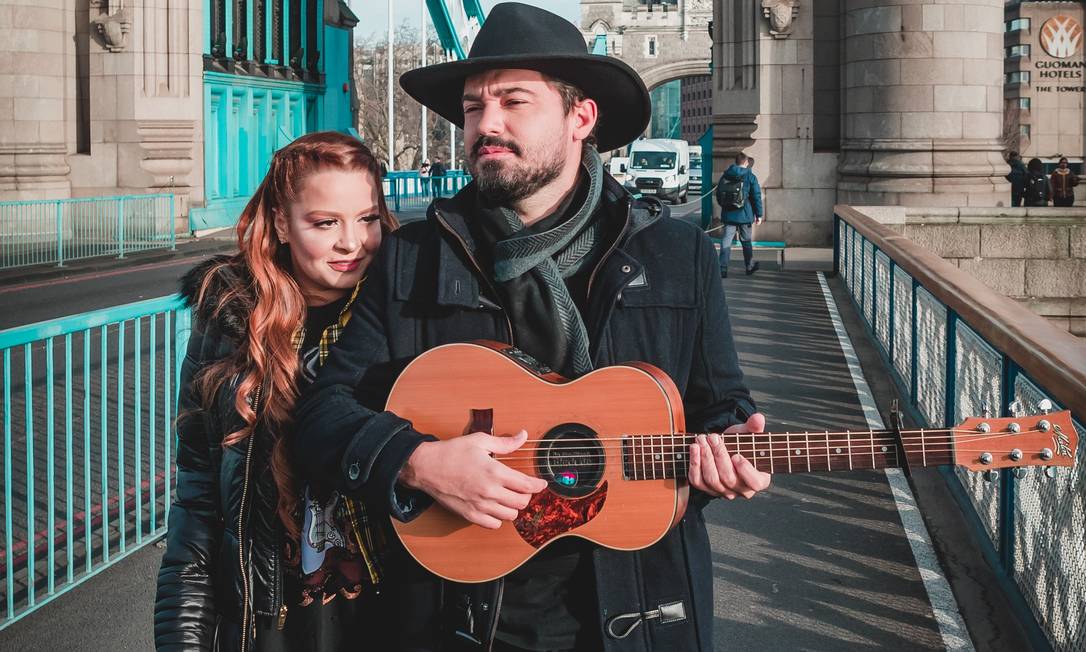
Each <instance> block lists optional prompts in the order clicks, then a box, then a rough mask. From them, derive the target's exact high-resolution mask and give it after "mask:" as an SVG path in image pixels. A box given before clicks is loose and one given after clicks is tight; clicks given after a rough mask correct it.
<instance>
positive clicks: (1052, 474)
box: [1045, 466, 1056, 479]
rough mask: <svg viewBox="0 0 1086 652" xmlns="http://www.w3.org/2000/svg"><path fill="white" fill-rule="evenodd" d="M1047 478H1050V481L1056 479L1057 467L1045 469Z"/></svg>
mask: <svg viewBox="0 0 1086 652" xmlns="http://www.w3.org/2000/svg"><path fill="white" fill-rule="evenodd" d="M1045 477H1046V478H1049V479H1055V477H1056V467H1054V466H1046V467H1045Z"/></svg>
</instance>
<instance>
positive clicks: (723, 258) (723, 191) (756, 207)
mask: <svg viewBox="0 0 1086 652" xmlns="http://www.w3.org/2000/svg"><path fill="white" fill-rule="evenodd" d="M753 160H754V159H752V158H750V157H749V156H747V155H746V154H744V153H742V152H740V153H739V154H736V156H735V163H733V164H731V165H730V166H728V169H727V170H725V171H724V174H722V175H721V176H720V180H719V181H718V182H717V186H716V201H717V203H718V204H719V205H720V222H721V223H722V224H723V226H724V233H723V234H722V235H721V238H720V277H721V278H727V277H728V263H729V262H730V261H731V255H732V240H733V238H735V236H736V235H737V234H738V236H739V243H740V244H741V245H742V247H743V266H744V268H745V269H746V272H747V276H750V275H751V274H753V273H754V272H757V271H758V269H759V267H760V265H759V264H758V263H757V262H756V261H754V246H753V245H752V232H753V229H752V225H753V224H754V223H755V222H757V223H758V224H761V223H762V219H763V216H764V214H765V213H764V210H763V207H762V187H761V185H759V183H758V177H757V176H755V174H754V171H753V170H751V167H752V161H753Z"/></svg>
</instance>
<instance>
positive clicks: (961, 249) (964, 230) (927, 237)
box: [905, 225, 980, 258]
mask: <svg viewBox="0 0 1086 652" xmlns="http://www.w3.org/2000/svg"><path fill="white" fill-rule="evenodd" d="M905 235H906V236H908V238H909V239H910V240H912V241H913V242H915V243H917V244H918V245H920V246H921V247H924V248H925V249H927V250H928V251H930V252H931V253H933V254H935V255H936V256H939V257H940V258H973V257H975V256H977V255H978V254H979V253H980V227H978V226H960V225H955V226H949V225H947V226H942V225H939V226H923V227H916V226H912V225H908V226H906V228H905Z"/></svg>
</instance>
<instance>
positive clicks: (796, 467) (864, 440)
mask: <svg viewBox="0 0 1086 652" xmlns="http://www.w3.org/2000/svg"><path fill="white" fill-rule="evenodd" d="M697 436H698V435H696V434H691V433H677V434H670V435H627V436H625V437H623V438H622V471H623V475H624V477H625V478H626V479H627V480H666V479H671V478H685V477H686V475H687V470H688V468H689V453H690V444H691V443H693V441H694V438H695V437H697ZM720 436H721V437H722V438H723V442H724V445H725V446H727V448H728V452H729V453H739V454H741V455H743V457H745V458H747V459H748V460H750V462H751V463H752V464H753V465H754V467H755V468H756V469H758V470H759V471H766V472H768V473H810V472H816V471H851V470H854V469H885V468H899V467H902V466H904V462H905V461H907V462H908V465H909V466H914V467H920V466H936V465H940V464H953V463H954V442H953V433H952V431H950V430H931V431H927V432H925V431H923V430H920V431H917V432H910V433H908V434H907V435H905V436H904V438H903V439H904V441H903V448H904V451H905V456H906V460H902V459H900V455H899V453H898V446H897V441H896V439H895V435H894V433H893V432H892V431H889V430H864V431H844V432H800V433H788V432H786V433H758V434H749V433H720Z"/></svg>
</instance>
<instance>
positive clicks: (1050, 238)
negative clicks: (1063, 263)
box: [980, 224, 1070, 259]
mask: <svg viewBox="0 0 1086 652" xmlns="http://www.w3.org/2000/svg"><path fill="white" fill-rule="evenodd" d="M1069 251H1070V235H1069V232H1068V229H1066V228H1062V227H1052V226H1049V227H1044V226H1032V225H1008V226H1004V225H1001V224H988V225H984V226H981V227H980V255H981V256H983V257H985V258H1032V259H1038V258H1046V259H1054V258H1055V259H1059V258H1062V259H1066V258H1067V256H1068V253H1069Z"/></svg>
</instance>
